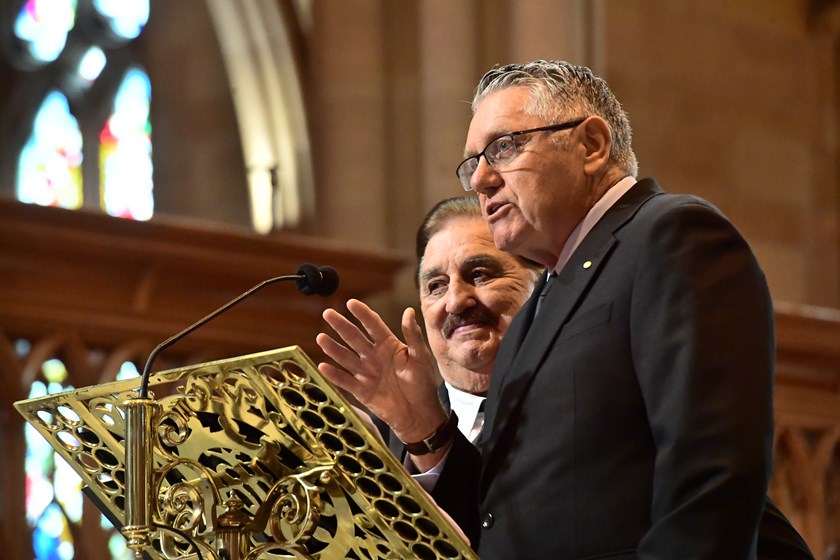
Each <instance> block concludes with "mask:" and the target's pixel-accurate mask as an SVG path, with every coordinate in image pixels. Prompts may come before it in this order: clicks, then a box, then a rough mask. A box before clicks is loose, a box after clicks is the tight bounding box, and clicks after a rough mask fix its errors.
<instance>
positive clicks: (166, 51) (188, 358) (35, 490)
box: [0, 0, 840, 560]
mask: <svg viewBox="0 0 840 560" xmlns="http://www.w3.org/2000/svg"><path fill="white" fill-rule="evenodd" d="M838 37H840V1H837V0H739V1H738V2H730V1H727V0H707V1H705V2H695V1H693V0H169V1H166V0H2V1H0V49H2V50H0V447H2V453H3V460H4V468H3V469H2V470H0V493H2V495H3V496H4V499H3V500H2V503H0V539H2V543H3V545H4V546H5V553H6V557H9V558H21V559H24V558H37V559H38V560H41V559H61V560H65V559H71V558H78V559H85V560H88V559H90V560H98V559H106V558H107V559H117V558H127V557H128V556H127V554H126V553H125V550H124V544H122V541H121V537H120V536H119V535H118V534H116V533H114V531H113V530H112V529H111V528H109V526H108V524H107V523H106V522H102V521H101V520H100V517H99V516H98V513H97V511H96V509H95V508H94V507H93V506H92V505H91V504H90V503H89V502H87V501H85V500H83V499H82V498H81V494H80V493H79V483H78V479H77V478H74V476H75V475H74V474H73V472H72V471H71V469H69V468H68V467H66V465H65V464H64V463H63V460H62V459H61V458H59V457H57V456H56V455H55V454H54V452H53V451H52V450H51V448H49V446H47V445H46V444H45V443H44V442H43V439H39V438H40V436H38V435H37V433H35V432H34V430H32V429H31V428H28V429H27V430H25V429H24V423H23V421H22V418H21V417H20V416H19V415H18V414H17V412H16V411H15V410H14V409H13V408H12V403H14V402H15V401H17V400H21V399H27V398H33V397H37V396H41V395H47V394H50V393H55V392H58V391H63V390H67V389H68V388H72V387H83V386H87V385H92V384H98V383H103V382H106V381H110V380H113V379H116V378H117V376H120V377H130V376H132V375H137V370H138V369H142V366H143V363H144V361H145V358H146V357H147V356H148V353H149V351H150V350H151V349H152V348H153V347H154V346H155V345H156V344H157V343H159V342H160V341H161V340H164V339H165V338H167V337H169V336H170V335H171V334H173V333H174V332H177V331H179V330H180V329H182V328H184V327H185V326H187V325H188V324H190V323H192V322H193V321H195V320H196V319H198V318H199V317H201V316H203V315H205V314H206V313H208V312H209V311H211V310H212V309H214V308H216V307H218V306H220V305H222V304H223V303H225V302H226V301H227V300H229V299H231V298H233V297H235V296H236V295H238V294H239V293H241V292H243V291H245V290H246V289H248V288H250V287H251V286H252V285H254V284H256V283H258V282H260V281H261V280H264V279H266V278H269V277H272V276H277V275H280V274H293V273H294V272H295V271H296V269H297V266H298V265H299V264H300V263H302V262H313V263H315V264H317V265H322V264H328V265H331V266H334V267H335V268H337V269H338V271H339V273H340V274H341V288H340V290H339V292H338V293H337V294H336V295H334V296H331V297H330V298H328V299H327V300H326V301H325V300H323V299H320V300H317V299H312V298H305V297H303V296H301V295H300V294H297V293H295V291H294V289H292V288H284V287H282V286H277V287H273V288H270V289H267V290H265V291H264V292H262V293H261V294H260V295H259V296H255V297H253V298H251V299H249V300H248V301H247V302H245V303H243V304H242V305H241V306H240V307H239V308H237V309H236V310H232V311H231V312H230V313H228V314H226V315H225V316H224V317H222V318H220V319H219V320H218V321H215V322H213V323H212V324H209V325H208V326H207V327H205V328H203V329H201V330H200V331H197V332H196V333H194V335H191V336H190V337H189V338H187V339H185V340H184V341H182V342H181V343H179V344H178V345H177V346H176V347H173V348H172V349H171V350H170V351H168V352H167V353H166V354H165V356H164V355H162V356H161V359H160V360H159V367H157V369H161V368H163V367H175V366H178V365H183V364H188V363H197V362H198V361H202V360H209V359H217V358H222V357H230V356H236V355H241V354H244V353H248V352H254V351H260V350H265V349H270V348H277V347H282V346H287V345H291V344H296V345H299V346H301V347H303V348H304V349H305V350H306V351H307V352H308V353H310V355H311V356H312V357H313V359H314V360H315V361H318V360H319V359H320V356H319V355H318V354H319V353H318V350H317V347H316V346H315V344H314V336H315V334H316V333H317V332H319V330H320V329H322V328H323V325H322V323H321V320H320V312H321V311H322V310H323V309H324V307H326V306H328V305H331V306H336V307H341V306H342V305H343V302H344V301H345V300H346V299H347V298H348V297H359V298H363V299H364V300H365V301H368V302H369V303H371V304H373V305H374V306H375V307H376V309H378V310H379V311H380V312H381V313H382V315H383V317H384V318H385V319H386V321H387V322H388V323H389V324H391V325H392V326H394V327H396V326H397V325H398V322H399V316H400V314H401V312H402V310H403V309H404V308H405V307H406V306H413V305H416V303H417V298H416V292H415V287H414V280H413V274H414V270H415V263H414V234H415V231H416V227H417V225H418V224H419V221H420V219H421V218H422V216H423V215H424V214H425V213H426V211H427V210H428V209H429V208H430V207H431V206H432V205H433V204H434V203H436V202H437V201H439V200H441V199H442V198H446V197H449V196H455V195H459V194H462V193H463V191H461V189H460V186H459V185H458V182H457V180H456V179H455V175H454V169H455V166H456V165H457V164H458V163H459V162H460V160H461V158H462V152H463V144H464V140H465V136H466V130H467V126H468V124H469V120H470V109H469V104H468V101H469V100H470V99H471V95H472V90H473V87H474V86H475V83H476V81H477V80H478V78H479V77H480V76H481V75H482V74H483V72H484V71H485V70H487V69H488V68H490V67H491V66H493V65H495V64H504V63H508V62H524V61H527V60H531V59H535V58H552V59H565V60H569V61H571V62H575V63H578V64H584V65H587V66H590V67H591V68H592V69H593V70H594V71H595V72H596V73H598V74H600V75H601V76H603V77H604V78H605V79H606V80H607V81H608V82H609V83H610V85H611V87H612V89H613V90H614V92H615V94H616V95H617V97H618V98H619V100H620V101H621V102H622V103H623V105H624V108H625V109H626V110H627V111H628V113H629V115H630V120H631V123H632V125H633V129H634V147H635V151H636V154H637V156H638V158H639V162H640V175H641V176H654V177H656V179H657V180H658V181H659V182H660V183H661V184H662V185H663V186H664V188H665V189H666V190H668V191H671V192H686V193H693V194H697V195H699V196H702V197H704V198H706V199H708V200H710V201H711V202H713V203H714V204H716V205H717V206H718V207H719V208H721V210H723V212H724V213H725V214H727V215H728V216H729V218H730V219H731V220H732V221H733V222H734V223H735V224H736V225H737V227H738V228H739V229H740V230H741V231H742V233H743V234H744V236H745V237H746V238H747V239H748V241H749V242H750V244H751V245H752V247H753V249H754V250H755V252H756V254H757V256H758V259H759V261H760V262H761V264H762V266H763V268H764V270H765V273H766V275H767V278H768V282H769V284H770V289H771V292H772V295H773V298H774V303H775V306H776V312H777V330H778V349H779V358H778V371H777V392H776V422H777V430H776V431H777V434H776V440H777V441H776V454H777V458H776V471H775V475H774V479H773V484H772V486H771V495H772V496H773V497H774V498H775V500H776V501H777V503H778V504H779V506H780V507H781V509H782V510H783V511H784V512H785V513H786V514H787V515H788V516H789V517H790V518H791V519H792V521H793V522H794V524H795V525H796V526H797V528H799V530H800V531H801V532H802V533H803V534H804V535H805V537H806V540H808V542H809V544H810V545H811V547H812V548H813V549H814V552H815V555H816V556H817V558H818V560H823V559H831V558H840V551H838V550H837V545H838V543H840V516H838V511H837V508H838V503H840V472H838V468H840V448H839V447H838V439H840V159H839V158H838V132H840V115H838V107H840V88H838V78H840V51H838V45H840V43H838Z"/></svg>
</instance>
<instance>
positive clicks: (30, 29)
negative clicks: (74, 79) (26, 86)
mask: <svg viewBox="0 0 840 560" xmlns="http://www.w3.org/2000/svg"><path fill="white" fill-rule="evenodd" d="M75 23H76V0H27V2H26V4H24V6H23V8H21V10H20V12H19V13H18V16H17V19H16V20H15V35H17V37H18V39H20V40H21V41H22V42H23V44H24V45H25V46H26V49H27V51H28V52H29V54H30V56H32V58H33V59H34V60H35V61H36V62H38V63H40V64H45V63H47V62H52V61H53V60H55V59H57V58H58V56H59V55H60V54H61V51H63V50H64V46H65V44H66V43H67V34H68V33H69V32H70V30H71V29H73V25H74V24H75Z"/></svg>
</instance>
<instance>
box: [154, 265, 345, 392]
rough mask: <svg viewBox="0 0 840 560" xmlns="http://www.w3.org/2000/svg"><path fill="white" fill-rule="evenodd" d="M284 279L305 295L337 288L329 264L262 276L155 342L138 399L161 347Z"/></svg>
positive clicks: (174, 341) (332, 291)
mask: <svg viewBox="0 0 840 560" xmlns="http://www.w3.org/2000/svg"><path fill="white" fill-rule="evenodd" d="M284 280H294V281H295V284H296V285H297V288H298V290H300V292H301V293H303V294H304V295H307V296H311V295H316V294H317V295H320V296H329V295H332V294H333V293H335V291H336V290H337V289H338V272H336V270H335V269H334V268H333V267H331V266H322V267H320V268H318V267H316V266H314V265H311V264H308V263H306V264H302V265H300V267H299V268H298V271H297V274H287V275H285V276H276V277H274V278H269V279H268V280H263V281H262V282H260V283H259V284H257V285H256V286H254V287H253V288H251V289H250V290H248V291H247V292H245V293H243V294H240V295H239V296H237V297H235V298H234V299H232V300H230V301H229V302H227V303H226V304H224V305H223V306H221V307H220V308H218V309H216V310H215V311H213V312H211V313H209V314H208V315H206V316H205V317H203V318H201V319H199V320H198V321H196V322H195V323H193V324H192V325H190V326H189V327H187V328H185V329H184V330H182V331H181V332H179V333H177V334H174V335H172V336H170V337H169V338H167V339H166V340H164V341H163V342H161V343H160V344H158V345H157V346H155V349H154V350H152V352H151V353H150V354H149V358H148V360H146V366H145V367H144V368H143V374H142V377H141V379H140V391H139V397H140V398H141V399H145V398H148V396H149V377H150V376H151V369H152V363H153V362H154V361H155V358H157V355H158V354H160V353H161V352H162V351H164V350H166V349H167V348H169V347H170V346H172V345H173V344H175V343H176V342H178V341H179V340H181V339H182V338H184V337H185V336H187V335H188V334H190V333H191V332H193V331H195V330H196V329H198V328H200V327H202V326H204V325H205V324H206V323H208V322H210V321H211V320H213V319H214V318H216V317H218V316H219V315H221V314H222V313H224V312H225V311H227V310H228V309H230V308H231V307H233V306H234V305H236V304H237V303H239V302H240V301H242V300H243V299H246V298H248V297H250V296H251V295H252V294H253V293H254V292H256V291H258V290H261V289H262V288H264V287H265V286H267V285H269V284H274V283H276V282H282V281H284Z"/></svg>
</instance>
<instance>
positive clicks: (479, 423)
mask: <svg viewBox="0 0 840 560" xmlns="http://www.w3.org/2000/svg"><path fill="white" fill-rule="evenodd" d="M486 402H487V399H481V404H480V405H478V414H477V415H476V417H475V427H474V428H473V432H475V433H470V435H471V436H472V437H471V438H470V441H472V442H473V443H475V442H476V441H478V436H480V435H481V430H482V429H483V428H484V403H486Z"/></svg>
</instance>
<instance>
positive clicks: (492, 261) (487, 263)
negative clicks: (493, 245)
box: [463, 254, 501, 268]
mask: <svg viewBox="0 0 840 560" xmlns="http://www.w3.org/2000/svg"><path fill="white" fill-rule="evenodd" d="M463 264H464V265H466V266H468V267H470V268H478V267H480V266H483V267H488V268H499V267H500V266H501V262H500V261H499V259H497V258H495V257H493V256H492V255H488V254H479V255H473V256H472V257H470V258H468V259H467V260H466V261H464V263H463Z"/></svg>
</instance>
